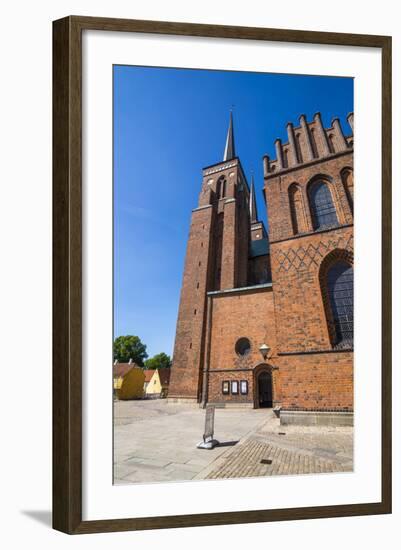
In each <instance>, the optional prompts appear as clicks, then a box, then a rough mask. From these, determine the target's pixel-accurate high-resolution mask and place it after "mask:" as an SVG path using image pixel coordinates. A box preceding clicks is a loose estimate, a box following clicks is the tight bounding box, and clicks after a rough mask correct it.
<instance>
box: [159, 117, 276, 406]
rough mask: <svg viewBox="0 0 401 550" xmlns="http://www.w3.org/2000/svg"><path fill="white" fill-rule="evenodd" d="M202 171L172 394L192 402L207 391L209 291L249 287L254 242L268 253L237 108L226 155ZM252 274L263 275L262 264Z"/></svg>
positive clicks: (184, 292) (186, 273) (170, 393)
mask: <svg viewBox="0 0 401 550" xmlns="http://www.w3.org/2000/svg"><path fill="white" fill-rule="evenodd" d="M202 176H203V178H202V186H201V191H200V195H199V201H198V206H197V208H195V209H194V210H193V211H192V220H191V227H190V232H189V239H188V245H187V252H186V259H185V267H184V277H183V283H182V289H181V298H180V306H179V313H178V321H177V331H176V340H175V348H174V356H173V369H172V376H171V381H170V388H169V398H179V399H180V400H192V401H200V399H201V393H202V370H203V366H204V361H205V359H206V357H205V341H206V336H207V335H206V332H207V331H206V318H207V296H208V293H210V292H219V291H221V290H224V289H233V288H242V287H245V286H247V284H248V272H249V261H248V257H249V247H250V241H251V240H260V241H261V243H260V244H261V246H260V250H262V251H264V252H266V250H264V249H266V247H267V234H266V231H265V229H264V226H263V224H262V223H261V222H259V221H258V219H257V211H256V201H255V195H254V194H255V189H254V185H253V184H252V190H251V191H250V190H249V186H248V183H247V179H246V176H245V174H244V171H243V169H242V166H241V162H240V159H239V158H238V157H237V156H236V153H235V142H234V128H233V117H232V113H230V121H229V127H228V132H227V138H226V144H225V149H224V155H223V160H222V161H221V162H219V163H217V164H214V165H212V166H208V167H206V168H204V169H203V174H202ZM263 247H264V248H263ZM259 271H261V272H263V269H261V268H260V267H259ZM252 276H253V277H254V278H255V277H258V276H259V275H258V266H256V267H255V268H254V269H253V271H252ZM265 277H267V269H265Z"/></svg>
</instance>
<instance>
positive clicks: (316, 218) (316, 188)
mask: <svg viewBox="0 0 401 550" xmlns="http://www.w3.org/2000/svg"><path fill="white" fill-rule="evenodd" d="M309 202H310V209H311V214H312V219H313V228H314V229H324V228H327V227H334V226H336V225H338V219H337V214H336V209H335V206H334V203H333V198H332V196H331V192H330V189H329V188H328V186H327V184H326V183H325V182H324V181H317V182H315V183H313V184H312V186H311V187H310V189H309Z"/></svg>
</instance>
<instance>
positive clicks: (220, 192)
mask: <svg viewBox="0 0 401 550" xmlns="http://www.w3.org/2000/svg"><path fill="white" fill-rule="evenodd" d="M226 185H227V180H226V178H225V177H224V176H221V177H220V178H219V179H218V180H217V185H216V197H217V198H218V199H223V198H224V197H225V196H226Z"/></svg>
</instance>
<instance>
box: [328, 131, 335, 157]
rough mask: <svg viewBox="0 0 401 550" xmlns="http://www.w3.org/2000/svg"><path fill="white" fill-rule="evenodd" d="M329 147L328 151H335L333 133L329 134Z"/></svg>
mask: <svg viewBox="0 0 401 550" xmlns="http://www.w3.org/2000/svg"><path fill="white" fill-rule="evenodd" d="M328 137H329V149H330V153H335V152H336V148H335V140H334V135H333V134H329V136H328Z"/></svg>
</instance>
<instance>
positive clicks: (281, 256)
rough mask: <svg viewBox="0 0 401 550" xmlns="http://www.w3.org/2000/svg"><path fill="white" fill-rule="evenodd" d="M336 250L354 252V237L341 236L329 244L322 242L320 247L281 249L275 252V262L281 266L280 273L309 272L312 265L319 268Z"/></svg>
mask: <svg viewBox="0 0 401 550" xmlns="http://www.w3.org/2000/svg"><path fill="white" fill-rule="evenodd" d="M336 248H342V249H345V250H350V251H353V249H354V238H353V236H352V235H351V236H350V237H348V239H347V238H346V237H345V236H344V235H341V236H339V237H337V238H333V239H330V240H329V241H328V242H327V243H324V242H323V241H320V242H319V244H318V245H313V244H309V245H308V246H307V247H305V246H303V245H300V246H298V247H293V248H290V249H289V250H282V249H279V250H277V251H276V252H275V260H276V261H277V263H278V265H279V268H278V271H284V272H288V271H290V270H291V269H295V270H297V271H298V270H300V269H306V270H309V269H310V267H311V266H312V265H315V266H316V267H318V266H319V265H320V264H321V262H322V260H323V258H324V257H325V256H326V255H327V254H328V253H329V252H331V251H332V250H335V249H336Z"/></svg>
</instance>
